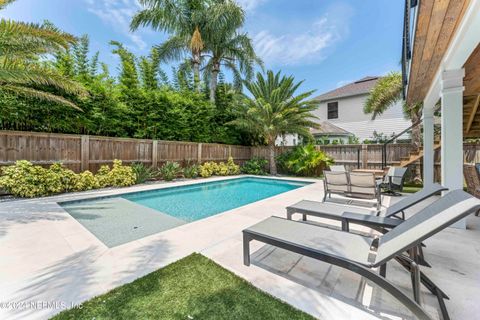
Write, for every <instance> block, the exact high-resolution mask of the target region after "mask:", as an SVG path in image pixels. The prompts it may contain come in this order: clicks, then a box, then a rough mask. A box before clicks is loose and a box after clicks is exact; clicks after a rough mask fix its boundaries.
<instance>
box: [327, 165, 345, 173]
mask: <svg viewBox="0 0 480 320" xmlns="http://www.w3.org/2000/svg"><path fill="white" fill-rule="evenodd" d="M329 168H330V171H333V172H347V169H345V166H344V165H334V166H330V167H329Z"/></svg>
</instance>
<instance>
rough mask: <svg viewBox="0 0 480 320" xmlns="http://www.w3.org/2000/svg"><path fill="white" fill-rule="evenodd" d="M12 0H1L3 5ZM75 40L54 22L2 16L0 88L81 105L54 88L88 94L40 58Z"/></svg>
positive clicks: (72, 92) (71, 92) (15, 92)
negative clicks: (38, 21) (53, 91)
mask: <svg viewBox="0 0 480 320" xmlns="http://www.w3.org/2000/svg"><path fill="white" fill-rule="evenodd" d="M12 2H13V1H12V0H0V9H3V8H4V7H5V6H6V5H8V4H9V3H12ZM75 41H76V39H75V37H73V36H72V35H70V34H68V33H65V32H62V31H60V30H59V29H57V28H56V27H54V26H53V25H52V24H51V23H48V22H46V23H43V24H42V25H39V24H34V23H24V22H17V21H12V20H7V19H1V20H0V90H1V91H4V92H8V93H13V94H16V95H21V96H25V97H29V98H36V99H41V100H47V101H51V102H55V103H60V104H63V105H68V106H70V107H73V108H77V109H78V107H77V106H76V105H75V104H74V103H73V102H71V101H69V100H67V99H65V98H64V97H63V96H61V95H59V94H55V93H52V89H53V90H55V92H59V93H65V94H71V95H77V96H85V95H87V92H86V90H85V89H84V88H83V87H82V85H80V84H79V83H77V82H76V81H74V80H71V79H69V78H68V77H65V76H63V75H61V74H60V73H59V72H57V71H56V70H54V69H53V68H51V67H49V66H46V65H45V64H42V63H41V62H40V58H41V57H43V56H47V55H49V54H55V53H57V52H59V51H65V50H67V49H68V48H69V47H70V46H71V45H72V44H74V43H75Z"/></svg>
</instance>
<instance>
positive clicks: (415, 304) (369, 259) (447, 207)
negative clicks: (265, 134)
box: [243, 190, 480, 319]
mask: <svg viewBox="0 0 480 320" xmlns="http://www.w3.org/2000/svg"><path fill="white" fill-rule="evenodd" d="M478 209H480V199H477V198H475V197H473V196H471V195H470V194H468V193H466V192H464V191H463V190H455V191H451V192H449V193H447V194H446V195H444V196H443V197H442V198H440V199H438V200H437V201H435V202H434V203H432V204H431V205H429V206H428V207H426V208H424V209H422V210H420V211H419V212H418V213H417V214H415V215H413V216H412V217H411V218H409V219H407V220H405V221H404V222H403V223H401V224H400V225H398V226H397V227H395V228H393V229H392V230H391V231H390V232H388V233H387V234H385V235H381V236H380V237H378V238H370V237H365V236H361V235H358V234H353V233H349V232H345V231H340V230H334V229H329V228H323V227H319V226H316V225H312V224H308V223H305V222H298V221H291V220H287V219H283V218H280V217H270V218H267V219H265V220H263V221H261V222H260V223H258V224H256V225H254V226H252V227H250V228H248V229H245V230H243V261H244V264H245V265H246V266H249V265H250V242H251V241H252V240H257V241H260V242H263V243H266V244H269V245H272V246H275V247H279V248H282V249H285V250H288V251H291V252H295V253H298V254H301V255H304V256H308V257H311V258H314V259H317V260H320V261H324V262H326V263H329V264H332V265H335V266H338V267H340V268H343V269H347V270H350V271H352V272H355V273H357V274H359V275H361V276H363V277H365V278H367V279H368V280H370V281H372V282H373V283H375V284H376V285H378V286H380V287H381V288H383V289H384V290H386V291H387V292H388V293H390V294H391V295H392V296H394V297H395V298H396V299H398V300H399V302H401V303H402V304H403V305H404V306H405V307H407V308H408V309H409V310H410V311H411V312H412V313H413V314H414V315H415V316H416V317H417V318H418V319H431V318H430V316H429V315H428V314H427V313H426V312H425V310H424V309H423V308H422V307H421V302H420V284H423V285H424V286H425V287H426V288H427V289H428V290H429V291H430V292H431V293H432V294H434V295H436V296H437V298H438V302H439V304H440V309H441V312H442V315H443V317H444V319H449V317H448V312H447V309H446V306H445V303H444V299H448V296H447V295H446V294H445V293H444V292H443V291H442V290H440V288H438V286H436V285H435V284H434V283H433V282H432V281H431V280H430V279H429V278H428V277H427V276H426V275H425V274H423V273H422V272H421V271H420V268H419V266H418V264H417V263H416V262H415V250H414V249H415V248H416V247H418V246H419V245H420V244H421V243H422V242H423V241H424V240H425V239H428V238H430V237H431V236H433V235H434V234H436V233H438V232H439V231H441V230H443V229H445V228H446V227H448V226H450V225H452V224H454V223H455V222H457V221H459V220H461V219H463V218H465V217H466V216H468V215H469V214H471V213H473V212H475V211H476V210H478ZM406 252H408V255H407V254H406ZM391 260H396V261H397V262H399V263H400V265H401V266H402V267H403V268H404V269H406V270H407V271H408V272H409V273H410V274H411V280H412V288H413V297H414V299H413V300H412V299H411V298H410V297H409V296H407V295H406V294H404V293H403V292H402V291H401V290H400V289H398V288H397V287H395V286H394V285H393V284H392V283H391V282H389V281H388V280H387V279H386V277H385V268H386V264H387V262H389V261H391ZM375 268H380V273H379V274H377V273H376V272H375V271H374V270H373V269H375Z"/></svg>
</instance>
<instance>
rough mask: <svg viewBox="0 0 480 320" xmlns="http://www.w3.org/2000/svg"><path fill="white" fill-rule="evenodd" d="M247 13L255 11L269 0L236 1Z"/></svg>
mask: <svg viewBox="0 0 480 320" xmlns="http://www.w3.org/2000/svg"><path fill="white" fill-rule="evenodd" d="M236 1H237V3H238V4H239V5H240V6H241V7H242V8H243V9H244V10H245V11H250V12H251V11H254V10H255V9H256V8H257V7H259V6H261V5H262V4H264V3H265V2H267V1H268V0H236Z"/></svg>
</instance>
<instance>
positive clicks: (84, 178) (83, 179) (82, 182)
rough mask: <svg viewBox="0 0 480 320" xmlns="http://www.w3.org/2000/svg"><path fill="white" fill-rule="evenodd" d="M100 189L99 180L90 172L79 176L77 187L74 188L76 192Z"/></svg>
mask: <svg viewBox="0 0 480 320" xmlns="http://www.w3.org/2000/svg"><path fill="white" fill-rule="evenodd" d="M99 187H100V184H99V183H98V180H97V179H96V178H95V176H94V175H93V173H91V172H90V171H88V170H87V171H84V172H82V173H80V174H78V175H77V179H76V182H75V185H74V187H73V190H74V191H85V190H92V189H97V188H99Z"/></svg>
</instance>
